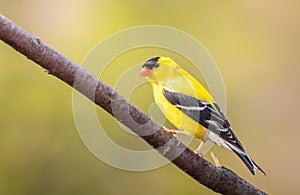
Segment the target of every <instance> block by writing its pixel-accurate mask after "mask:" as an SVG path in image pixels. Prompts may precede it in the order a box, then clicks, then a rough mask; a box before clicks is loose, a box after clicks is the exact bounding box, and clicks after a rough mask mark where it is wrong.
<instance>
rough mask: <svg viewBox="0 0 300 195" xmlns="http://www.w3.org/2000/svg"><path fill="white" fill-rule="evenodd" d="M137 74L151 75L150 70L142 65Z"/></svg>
mask: <svg viewBox="0 0 300 195" xmlns="http://www.w3.org/2000/svg"><path fill="white" fill-rule="evenodd" d="M139 75H140V76H143V77H147V76H150V75H151V70H150V69H149V68H147V67H143V68H142V70H141V72H140V73H139Z"/></svg>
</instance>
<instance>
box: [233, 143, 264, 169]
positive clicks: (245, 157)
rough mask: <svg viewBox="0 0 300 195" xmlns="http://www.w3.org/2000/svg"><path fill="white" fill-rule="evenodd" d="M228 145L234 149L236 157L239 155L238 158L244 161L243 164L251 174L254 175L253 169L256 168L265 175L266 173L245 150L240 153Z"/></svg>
mask: <svg viewBox="0 0 300 195" xmlns="http://www.w3.org/2000/svg"><path fill="white" fill-rule="evenodd" d="M228 146H229V147H230V148H231V149H232V151H234V152H235V153H236V154H237V155H238V157H240V159H241V160H242V161H243V162H244V163H245V165H246V166H247V167H248V169H249V170H250V172H251V173H252V174H253V175H255V169H258V170H259V171H260V172H261V173H263V174H264V175H266V173H265V172H264V171H263V170H262V169H261V168H260V167H259V166H258V165H257V164H256V163H255V162H254V161H253V160H252V159H251V158H250V157H249V156H248V155H247V154H246V153H245V152H244V153H241V152H239V151H236V150H235V149H234V148H233V147H231V146H230V145H228Z"/></svg>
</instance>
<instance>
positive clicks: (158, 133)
mask: <svg viewBox="0 0 300 195" xmlns="http://www.w3.org/2000/svg"><path fill="white" fill-rule="evenodd" d="M0 39H1V40H2V41H3V42H5V43H7V44H8V45H10V46H11V47H13V48H14V49H15V50H17V51H18V52H20V53H22V54H23V55H24V56H26V57H27V58H28V59H30V60H32V61H33V62H35V63H37V64H38V65H40V66H41V67H43V68H44V69H46V70H47V72H49V74H52V75H53V76H55V77H57V78H59V79H60V80H62V81H63V82H65V83H67V84H68V85H70V86H71V87H73V88H75V89H76V90H78V91H79V92H80V93H82V94H83V95H85V96H86V97H88V98H89V99H90V100H92V101H94V102H95V104H97V105H99V106H100V107H101V108H103V109H104V110H106V111H107V112H108V113H109V114H111V115H112V116H113V117H115V118H116V119H117V120H118V121H120V122H122V123H123V124H124V125H126V126H127V127H128V128H130V129H131V130H132V131H134V132H135V133H136V134H138V135H140V137H141V138H143V139H144V140H145V141H146V142H148V143H149V144H150V145H151V146H152V147H153V148H155V149H157V151H158V152H159V153H160V154H162V155H164V157H166V158H167V159H169V160H170V161H172V163H173V164H175V165H176V166H177V167H178V168H180V169H181V170H182V171H184V172H185V173H187V174H188V175H190V176H191V177H192V178H193V179H195V180H196V181H198V182H199V183H201V184H203V185H205V186H207V187H208V188H210V189H211V190H213V191H215V192H219V193H222V194H266V193H264V192H263V191H261V190H259V189H257V188H255V187H254V186H253V185H251V184H249V183H248V182H246V181H245V180H243V179H242V178H240V177H239V176H237V175H236V174H235V173H233V172H232V171H230V170H228V169H227V168H225V167H222V168H217V167H215V166H214V165H212V164H211V163H209V162H208V161H206V160H205V159H203V158H200V157H199V156H198V155H196V154H195V153H194V152H193V151H191V150H190V149H188V148H187V147H186V146H185V145H183V144H180V145H179V146H177V140H176V139H174V137H172V136H171V135H170V134H168V133H166V132H165V131H164V130H163V129H162V127H161V126H159V125H158V124H156V123H155V122H154V121H152V120H151V119H150V118H149V117H148V116H147V115H145V114H144V113H143V112H141V111H139V110H138V109H137V108H136V107H135V106H133V105H131V104H130V103H129V102H128V101H127V100H126V99H124V98H123V97H122V96H121V95H119V94H118V93H117V91H115V90H113V89H112V88H110V87H109V86H107V85H106V84H104V83H103V82H102V81H100V80H98V79H97V78H96V77H94V76H93V75H91V74H90V73H88V72H87V71H85V70H84V69H82V68H80V67H79V66H78V65H76V64H75V63H73V62H72V61H71V60H69V59H67V58H66V57H64V56H63V55H61V54H60V53H58V52H57V51H55V50H54V49H52V48H50V47H49V46H47V45H46V44H44V43H42V41H41V40H40V39H38V38H36V37H34V36H32V35H30V34H29V33H27V32H26V31H25V30H23V29H22V28H20V27H19V26H17V25H16V24H14V23H13V22H12V21H10V20H8V19H7V18H6V17H4V16H3V15H1V14H0ZM116 113H117V114H116ZM144 135H147V136H144Z"/></svg>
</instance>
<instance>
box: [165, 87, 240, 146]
mask: <svg viewBox="0 0 300 195" xmlns="http://www.w3.org/2000/svg"><path fill="white" fill-rule="evenodd" d="M163 95H164V96H165V98H166V99H167V100H168V101H169V102H170V103H171V104H172V105H174V106H175V107H176V108H178V109H179V110H181V111H182V112H183V113H184V114H186V115H187V116H189V117H190V118H192V119H193V120H194V121H196V122H197V123H199V124H201V125H202V126H204V127H205V128H207V129H208V130H210V131H212V132H214V133H215V134H217V135H219V136H220V137H221V138H223V139H224V140H225V141H227V142H228V143H230V144H232V145H233V146H236V147H238V148H239V149H241V150H242V151H244V149H243V146H242V144H241V143H240V142H239V140H238V139H237V137H236V136H235V135H234V134H233V132H232V129H231V126H230V124H229V122H228V120H227V119H226V117H225V115H224V113H223V111H222V110H221V109H220V107H219V106H218V105H217V104H216V103H214V106H215V108H216V109H217V110H215V109H214V107H213V106H212V105H211V104H210V103H209V102H206V101H201V100H199V99H197V98H194V97H192V96H188V95H184V94H180V93H177V92H172V91H170V90H168V89H166V88H164V91H163Z"/></svg>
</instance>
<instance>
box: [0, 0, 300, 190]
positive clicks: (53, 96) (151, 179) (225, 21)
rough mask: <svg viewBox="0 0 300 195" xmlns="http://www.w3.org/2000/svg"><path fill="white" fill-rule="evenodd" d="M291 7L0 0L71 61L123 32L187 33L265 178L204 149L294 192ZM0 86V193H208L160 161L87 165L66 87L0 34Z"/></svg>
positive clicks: (295, 39) (89, 159) (299, 29)
mask: <svg viewBox="0 0 300 195" xmlns="http://www.w3.org/2000/svg"><path fill="white" fill-rule="evenodd" d="M299 6H300V3H299V1H296V0H288V1H279V0H275V1H258V0H252V1H250V0H247V1H226V2H225V1H206V2H204V1H198V2H195V1H149V2H147V1H92V0H88V1H79V0H75V1H71V0H68V1H58V0H54V1H41V0H31V1H17V0H11V1H5V0H0V13H2V14H3V15H5V16H6V17H8V18H10V19H11V20H12V21H14V22H15V23H16V24H18V25H20V26H21V27H23V28H24V29H25V30H26V31H28V32H29V33H31V34H33V35H35V36H37V37H39V38H40V39H41V40H42V41H43V42H45V43H46V44H48V45H50V46H51V47H53V48H54V49H56V50H57V51H59V52H61V53H62V54H63V55H65V56H66V57H68V58H69V59H71V60H73V61H74V62H76V63H77V64H80V62H81V61H82V60H83V58H84V57H85V56H86V55H87V53H88V52H89V50H90V49H91V48H92V47H93V46H94V45H95V44H97V43H98V42H99V41H100V40H102V39H104V38H105V37H107V36H109V35H111V34H112V33H114V32H117V31H119V30H122V29H124V28H129V27H134V26H137V25H149V24H152V25H166V26H170V27H174V28H178V29H179V30H182V31H185V32H187V33H189V34H190V35H192V36H194V37H195V38H196V39H197V40H199V41H200V42H201V43H202V44H204V46H205V47H206V48H207V49H208V50H209V52H210V53H211V55H212V56H213V58H214V59H215V61H216V63H217V64H218V66H219V69H220V71H221V74H222V76H223V79H224V82H225V88H226V92H227V116H228V118H229V120H230V121H231V124H232V126H233V128H234V131H235V133H236V134H237V136H238V137H239V139H240V140H241V142H242V143H243V145H244V146H245V148H246V150H247V151H248V153H249V155H251V156H252V157H253V159H254V160H255V161H256V162H257V164H259V165H260V166H261V167H262V168H263V169H264V170H265V171H266V173H267V176H266V177H265V176H263V175H261V174H260V173H258V174H257V176H252V175H251V174H250V172H249V171H248V170H247V169H246V167H245V166H244V165H243V164H242V162H241V161H240V160H239V159H238V158H237V157H236V156H235V154H233V153H231V152H230V151H227V150H225V149H223V148H219V147H214V149H213V150H214V152H215V154H216V155H217V156H218V158H219V159H220V161H221V162H222V164H223V165H224V166H226V167H228V168H230V169H232V170H234V171H235V172H236V173H237V174H238V175H240V176H241V177H242V178H244V179H246V180H247V181H249V182H250V183H252V184H253V185H255V186H256V187H258V188H260V189H262V190H263V191H266V192H268V193H269V194H284V193H286V192H289V194H299V193H300V190H299V187H298V185H299V184H298V183H299V178H298V175H299V174H300V170H299V160H300V159H299V147H300V144H299V138H300V133H299V132H300V131H299V127H298V122H299V107H300V103H299V99H300V92H299V83H300V77H299V72H300V70H299V69H300V65H299V51H300V48H299V45H300V42H299V40H300V39H299V34H300V22H299V21H300V20H299V19H300V18H299V16H300V12H299ZM141 55H144V54H141ZM100 57H101V56H100ZM131 57H134V56H132V55H131ZM149 57H152V56H149ZM137 58H138V59H141V58H142V57H141V56H139V57H137ZM146 59H147V58H144V57H143V58H142V59H141V60H139V61H140V62H142V61H143V60H146ZM116 62H118V63H120V66H121V65H122V61H118V60H116ZM115 71H116V72H117V74H121V73H120V72H118V70H115ZM104 81H105V82H107V83H110V82H111V81H110V80H109V79H108V78H104ZM145 90H146V91H147V92H148V93H151V90H150V87H148V88H147V87H145ZM0 93H1V95H0V107H1V112H0V146H1V147H0V194H73V195H74V194H201V193H202V194H214V193H213V192H212V191H210V190H209V189H207V188H206V187H203V186H202V185H199V184H198V183H196V182H195V181H194V180H193V179H191V178H190V177H189V176H187V175H186V174H184V173H183V172H182V171H180V170H179V169H177V168H176V167H175V166H173V165H171V164H170V165H167V166H164V167H162V168H159V169H156V170H153V171H147V172H129V171H122V170H119V169H116V168H113V167H111V166H108V165H106V164H104V163H103V162H101V161H99V160H98V159H97V158H96V157H94V156H93V155H92V154H91V153H90V152H89V151H88V149H87V148H86V147H85V146H84V144H83V142H82V141H81V139H80V137H79V135H78V133H77V131H76V127H75V123H74V120H73V115H72V114H73V113H72V89H71V88H70V87H69V86H67V85H66V84H64V83H62V82H60V81H59V80H58V79H56V78H54V77H52V76H48V75H47V74H45V73H44V71H43V70H42V69H41V68H40V67H38V66H37V65H36V64H34V63H32V62H31V61H29V60H27V59H26V58H25V57H23V56H22V55H20V54H18V53H17V52H15V51H14V50H13V49H12V48H10V47H9V46H7V45H6V44H4V43H3V42H1V43H0ZM143 97H144V95H141V98H139V97H138V93H135V96H134V98H133V100H132V101H133V103H134V104H135V105H138V106H140V105H142V104H143V102H142V101H144V100H143ZM141 102H142V103H141ZM150 103H151V102H150ZM150 103H149V102H147V104H150ZM98 110H99V111H98V112H99V115H101V116H105V117H108V115H107V114H105V113H104V112H103V111H101V110H100V109H98ZM108 118H109V117H108ZM114 129H115V131H116V132H118V131H120V130H118V127H117V125H112V127H111V130H112V131H113V130H114ZM122 136H123V137H122ZM122 136H120V137H118V136H117V135H116V134H114V133H112V137H115V138H116V139H119V140H120V142H122V143H124V144H125V145H126V144H127V145H128V147H129V148H130V147H133V146H131V144H128V142H127V141H126V140H130V142H129V143H132V145H134V147H135V148H139V147H140V148H143V147H146V148H148V146H147V145H146V144H145V143H144V142H143V141H140V140H139V141H133V140H137V139H139V138H136V137H134V138H128V139H127V137H126V135H122ZM137 143H138V144H137ZM205 158H206V159H208V160H210V157H209V156H208V155H207V156H205Z"/></svg>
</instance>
